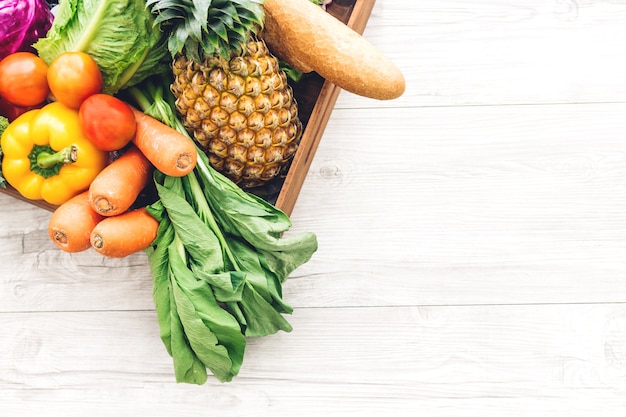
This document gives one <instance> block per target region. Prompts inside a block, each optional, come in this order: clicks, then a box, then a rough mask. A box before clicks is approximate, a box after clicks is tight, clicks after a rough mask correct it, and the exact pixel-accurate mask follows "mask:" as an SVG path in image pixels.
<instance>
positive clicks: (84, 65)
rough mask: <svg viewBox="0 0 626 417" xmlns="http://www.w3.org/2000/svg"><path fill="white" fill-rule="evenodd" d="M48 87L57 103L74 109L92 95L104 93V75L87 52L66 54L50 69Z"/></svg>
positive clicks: (53, 63)
mask: <svg viewBox="0 0 626 417" xmlns="http://www.w3.org/2000/svg"><path fill="white" fill-rule="evenodd" d="M48 85H49V86H50V91H51V92H52V95H53V96H54V98H55V99H56V100H57V101H60V102H61V103H63V104H65V105H66V106H68V107H71V108H73V109H78V108H79V107H80V104H81V103H82V102H83V101H84V100H85V99H86V98H87V97H89V96H90V95H92V94H97V93H100V92H102V86H103V80H102V73H101V72H100V68H98V64H97V63H96V61H94V59H93V58H92V57H91V56H89V54H87V53H85V52H64V53H62V54H60V55H59V56H57V57H56V58H55V59H54V60H53V61H52V62H51V63H50V67H49V68H48Z"/></svg>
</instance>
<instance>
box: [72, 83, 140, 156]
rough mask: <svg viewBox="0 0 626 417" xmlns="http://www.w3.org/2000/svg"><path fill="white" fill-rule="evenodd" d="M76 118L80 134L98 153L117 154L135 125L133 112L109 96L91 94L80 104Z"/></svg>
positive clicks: (130, 135)
mask: <svg viewBox="0 0 626 417" xmlns="http://www.w3.org/2000/svg"><path fill="white" fill-rule="evenodd" d="M78 116H79V118H80V122H81V124H82V127H83V132H84V133H85V136H86V137H87V139H89V141H90V142H91V143H92V144H93V145H94V146H95V147H96V148H98V149H100V150H101V151H116V150H119V149H122V148H123V147H124V146H126V145H127V144H128V143H129V142H130V141H131V140H132V139H133V137H134V136H135V130H136V129H137V123H136V121H135V115H134V114H133V110H132V109H131V108H130V106H129V105H128V104H126V103H125V102H123V101H122V100H120V99H118V98H115V97H113V96H111V95H108V94H92V95H91V96H89V97H87V98H86V99H85V101H83V104H81V105H80V109H79V110H78Z"/></svg>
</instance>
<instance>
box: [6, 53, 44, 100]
mask: <svg viewBox="0 0 626 417" xmlns="http://www.w3.org/2000/svg"><path fill="white" fill-rule="evenodd" d="M47 72H48V64H46V62H45V61H44V60H43V59H41V58H39V57H38V56H37V55H35V54H33V53H32V52H15V53H13V54H10V55H7V56H6V57H5V58H3V59H2V61H0V96H2V97H3V98H4V100H6V101H8V102H9V103H11V104H13V105H15V106H20V107H30V106H38V105H40V104H41V103H43V102H44V101H46V99H47V98H48V94H49V92H50V90H49V89H48V81H47Z"/></svg>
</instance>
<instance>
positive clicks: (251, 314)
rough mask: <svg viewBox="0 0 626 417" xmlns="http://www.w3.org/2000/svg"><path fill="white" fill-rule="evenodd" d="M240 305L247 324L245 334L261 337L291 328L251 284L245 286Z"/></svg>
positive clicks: (287, 330)
mask: <svg viewBox="0 0 626 417" xmlns="http://www.w3.org/2000/svg"><path fill="white" fill-rule="evenodd" d="M240 305H241V306H242V311H243V314H244V316H245V317H246V322H247V324H248V327H247V328H246V336H250V337H261V336H267V335H270V334H274V333H276V332H277V331H279V330H283V331H285V332H290V331H291V330H292V327H291V325H290V324H289V322H288V321H287V320H286V319H285V318H284V317H283V316H282V315H281V314H280V313H279V312H277V311H276V310H275V309H274V308H273V307H272V305H271V304H270V303H268V302H267V300H266V299H265V298H263V297H262V296H261V295H260V294H259V293H258V292H257V291H256V289H255V288H254V287H253V286H252V285H249V284H248V285H246V286H245V288H244V290H243V301H242V302H241V303H240Z"/></svg>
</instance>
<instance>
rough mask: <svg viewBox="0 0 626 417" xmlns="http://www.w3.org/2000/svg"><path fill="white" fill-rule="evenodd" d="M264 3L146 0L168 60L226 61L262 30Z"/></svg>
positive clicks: (211, 0)
mask: <svg viewBox="0 0 626 417" xmlns="http://www.w3.org/2000/svg"><path fill="white" fill-rule="evenodd" d="M263 2H264V0H146V7H147V8H148V10H150V12H151V13H153V14H154V15H155V26H159V27H160V28H161V30H163V31H164V32H165V33H166V35H167V36H168V49H169V51H170V54H171V55H172V58H174V57H176V56H177V55H178V54H183V55H185V56H187V57H188V58H190V59H193V60H195V61H202V59H203V58H204V57H205V56H214V55H219V56H221V57H223V58H225V59H229V58H230V56H231V53H235V54H239V53H241V50H242V45H243V44H245V43H246V42H248V41H249V40H250V39H251V37H253V36H254V35H256V33H257V32H258V30H259V29H260V28H262V27H263V19H264V12H263Z"/></svg>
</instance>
